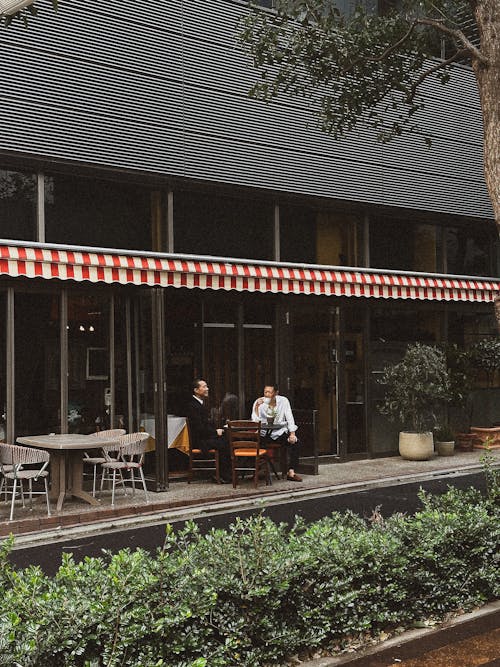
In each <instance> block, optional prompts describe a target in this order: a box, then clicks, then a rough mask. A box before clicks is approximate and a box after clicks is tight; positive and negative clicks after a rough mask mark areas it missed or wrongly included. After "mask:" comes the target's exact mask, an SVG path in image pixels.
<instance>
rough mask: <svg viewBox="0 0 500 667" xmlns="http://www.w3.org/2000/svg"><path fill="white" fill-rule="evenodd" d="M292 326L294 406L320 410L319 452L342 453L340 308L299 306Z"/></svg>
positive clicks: (318, 429)
mask: <svg viewBox="0 0 500 667" xmlns="http://www.w3.org/2000/svg"><path fill="white" fill-rule="evenodd" d="M292 327H293V394H294V400H293V409H294V411H299V410H309V411H311V410H315V411H316V413H315V414H316V418H315V419H316V424H317V440H318V442H317V450H318V453H319V455H334V456H338V454H339V445H338V442H339V419H338V394H339V386H338V379H339V377H338V363H337V350H338V308H336V307H331V306H327V305H326V304H324V306H323V304H322V305H320V304H319V303H316V304H315V305H312V304H311V305H309V304H308V305H304V306H303V307H298V308H296V309H295V310H294V311H293V314H292Z"/></svg>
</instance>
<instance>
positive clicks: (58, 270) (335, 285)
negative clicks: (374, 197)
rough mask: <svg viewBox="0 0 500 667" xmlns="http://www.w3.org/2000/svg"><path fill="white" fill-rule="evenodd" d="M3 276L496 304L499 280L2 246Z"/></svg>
mask: <svg viewBox="0 0 500 667" xmlns="http://www.w3.org/2000/svg"><path fill="white" fill-rule="evenodd" d="M0 275H4V276H11V277H27V278H46V279H53V278H56V279H59V280H74V281H77V282H82V281H89V282H93V283H108V284H115V283H116V284H120V285H143V286H144V285H148V286H151V287H187V288H200V289H211V290H236V291H239V292H243V291H248V292H271V293H278V294H316V295H327V296H358V297H373V298H383V299H420V300H426V301H427V300H430V301H477V302H492V301H494V299H495V296H497V295H498V294H499V293H500V280H491V279H477V280H476V279H474V278H470V277H464V278H461V277H450V278H447V277H444V276H436V275H424V274H423V275H418V274H415V273H393V272H390V273H387V272H386V273H384V272H383V271H374V270H359V271H358V270H353V269H348V270H343V269H342V268H338V267H322V266H308V267H305V266H301V265H292V264H287V265H280V264H278V263H273V262H270V263H253V262H244V261H243V262H239V261H238V260H228V261H224V260H220V259H217V260H214V261H210V259H209V258H200V259H197V258H194V257H181V256H175V255H161V254H154V253H148V254H147V255H146V254H144V255H136V254H123V253H121V254H120V253H118V252H117V253H113V252H104V251H103V252H101V251H93V250H90V249H89V250H86V249H78V250H76V249H71V250H70V249H65V250H62V249H55V248H54V247H49V246H42V245H37V246H18V245H13V244H12V245H11V244H2V245H0Z"/></svg>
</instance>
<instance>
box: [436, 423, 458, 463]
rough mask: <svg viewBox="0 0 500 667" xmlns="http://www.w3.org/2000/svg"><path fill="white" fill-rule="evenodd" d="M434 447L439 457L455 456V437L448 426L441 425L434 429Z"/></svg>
mask: <svg viewBox="0 0 500 667" xmlns="http://www.w3.org/2000/svg"><path fill="white" fill-rule="evenodd" d="M434 445H435V447H436V451H437V453H438V454H439V456H453V454H454V453H455V435H454V433H453V431H452V430H451V429H450V427H449V426H448V424H441V425H439V426H437V427H436V428H435V429H434Z"/></svg>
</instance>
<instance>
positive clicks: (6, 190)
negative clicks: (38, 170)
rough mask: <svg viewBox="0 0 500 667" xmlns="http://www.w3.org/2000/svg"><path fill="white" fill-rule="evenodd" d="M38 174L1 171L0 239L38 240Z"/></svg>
mask: <svg viewBox="0 0 500 667" xmlns="http://www.w3.org/2000/svg"><path fill="white" fill-rule="evenodd" d="M36 202H37V177H36V174H25V173H22V172H19V171H10V170H7V169H0V237H1V238H4V239H17V240H21V241H34V240H36Z"/></svg>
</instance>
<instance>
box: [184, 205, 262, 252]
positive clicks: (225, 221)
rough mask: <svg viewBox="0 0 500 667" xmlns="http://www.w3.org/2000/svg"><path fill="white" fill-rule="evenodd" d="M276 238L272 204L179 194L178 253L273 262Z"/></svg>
mask: <svg viewBox="0 0 500 667" xmlns="http://www.w3.org/2000/svg"><path fill="white" fill-rule="evenodd" d="M273 239H274V211H273V206H272V205H271V204H270V203H267V202H262V201H259V200H254V199H240V198H236V197H220V196H214V195H205V194H200V193H194V192H179V193H176V195H175V198H174V243H175V251H176V252H181V253H193V254H201V255H215V256H224V257H241V258H248V259H272V258H273Z"/></svg>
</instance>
